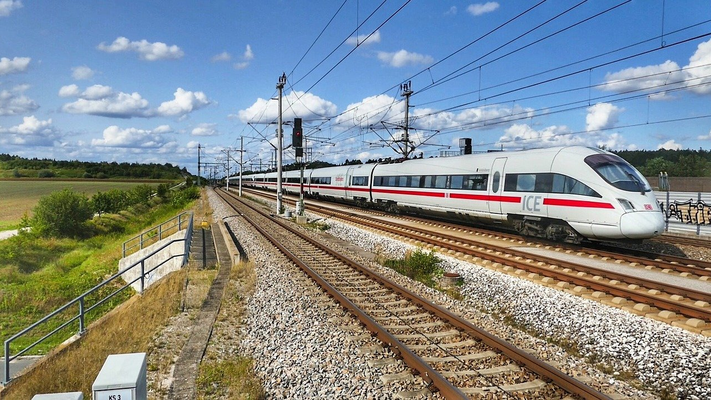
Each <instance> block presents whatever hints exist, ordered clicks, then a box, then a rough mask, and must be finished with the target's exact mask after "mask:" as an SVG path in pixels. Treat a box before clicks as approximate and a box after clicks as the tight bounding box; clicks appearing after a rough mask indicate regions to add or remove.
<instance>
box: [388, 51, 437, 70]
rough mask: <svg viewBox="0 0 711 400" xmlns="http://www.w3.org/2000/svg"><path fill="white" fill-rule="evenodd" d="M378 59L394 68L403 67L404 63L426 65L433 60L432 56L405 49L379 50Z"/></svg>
mask: <svg viewBox="0 0 711 400" xmlns="http://www.w3.org/2000/svg"><path fill="white" fill-rule="evenodd" d="M378 59H379V60H380V61H382V62H383V63H385V64H387V65H389V66H391V67H395V68H400V67H404V66H406V65H426V64H431V63H433V62H434V58H432V57H430V56H427V55H423V54H418V53H411V52H409V51H407V50H400V51H396V52H394V53H388V52H385V51H379V52H378Z"/></svg>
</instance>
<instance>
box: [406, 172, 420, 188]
mask: <svg viewBox="0 0 711 400" xmlns="http://www.w3.org/2000/svg"><path fill="white" fill-rule="evenodd" d="M408 186H409V187H413V188H416V187H420V176H419V175H415V176H411V177H410V184H409V185H408Z"/></svg>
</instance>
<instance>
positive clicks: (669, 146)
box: [657, 139, 682, 150]
mask: <svg viewBox="0 0 711 400" xmlns="http://www.w3.org/2000/svg"><path fill="white" fill-rule="evenodd" d="M660 149H665V150H681V149H682V146H681V145H680V144H679V143H676V142H675V141H674V139H671V140H667V141H666V142H664V143H662V144H660V145H658V146H657V150H660Z"/></svg>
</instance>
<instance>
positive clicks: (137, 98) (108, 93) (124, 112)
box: [59, 84, 213, 118]
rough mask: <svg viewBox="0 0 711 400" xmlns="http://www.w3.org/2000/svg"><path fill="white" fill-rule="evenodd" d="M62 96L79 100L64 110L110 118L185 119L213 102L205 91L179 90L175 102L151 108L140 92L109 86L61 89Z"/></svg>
mask: <svg viewBox="0 0 711 400" xmlns="http://www.w3.org/2000/svg"><path fill="white" fill-rule="evenodd" d="M59 95H60V96H61V97H78V100H77V101H75V102H73V103H68V104H65V105H64V106H63V107H62V110H64V111H65V112H68V113H72V114H89V115H98V116H102V117H111V118H133V117H142V118H150V117H156V116H157V117H183V116H185V115H186V114H188V113H190V112H192V111H195V110H199V109H201V108H203V107H205V106H207V105H209V104H212V103H213V102H212V101H211V100H209V99H208V98H207V96H205V94H204V93H203V92H190V91H186V90H183V89H182V88H178V89H177V90H176V91H175V93H174V99H173V100H170V101H166V102H163V103H161V105H160V106H158V108H156V109H151V108H150V107H149V104H148V100H146V99H144V98H143V97H141V95H140V94H138V93H135V92H134V93H131V94H128V93H123V92H118V93H117V92H114V91H113V89H112V88H111V87H110V86H103V85H93V86H90V87H88V88H86V90H84V91H83V92H81V93H79V88H78V87H77V86H76V85H73V84H72V85H67V86H63V87H62V88H61V89H59Z"/></svg>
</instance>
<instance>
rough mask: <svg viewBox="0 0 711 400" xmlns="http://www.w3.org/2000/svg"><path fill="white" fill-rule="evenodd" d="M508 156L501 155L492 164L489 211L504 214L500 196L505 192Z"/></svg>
mask: <svg viewBox="0 0 711 400" xmlns="http://www.w3.org/2000/svg"><path fill="white" fill-rule="evenodd" d="M506 160H507V158H506V157H499V158H496V159H495V160H494V163H493V164H492V165H491V174H490V175H489V176H490V177H491V178H490V179H491V185H489V201H488V202H487V203H489V213H490V214H499V215H501V214H502V210H501V200H500V197H501V195H502V194H503V192H504V167H505V166H506Z"/></svg>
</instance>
